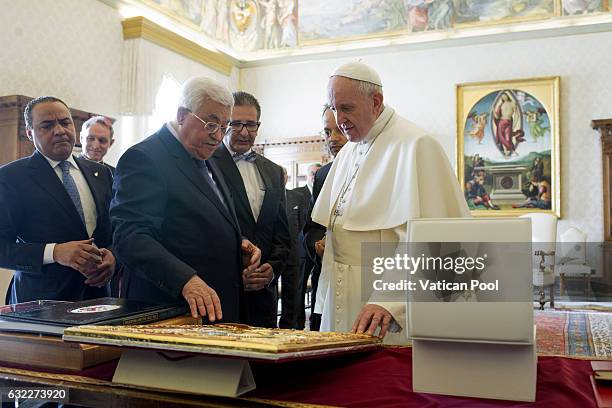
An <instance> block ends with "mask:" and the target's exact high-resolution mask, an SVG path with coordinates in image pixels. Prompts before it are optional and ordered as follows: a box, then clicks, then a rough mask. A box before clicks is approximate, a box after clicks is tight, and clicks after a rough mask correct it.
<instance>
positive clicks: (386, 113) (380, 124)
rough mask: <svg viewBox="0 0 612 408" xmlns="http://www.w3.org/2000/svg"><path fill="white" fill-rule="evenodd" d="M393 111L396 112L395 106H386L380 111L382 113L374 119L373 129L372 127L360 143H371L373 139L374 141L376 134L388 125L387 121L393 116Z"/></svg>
mask: <svg viewBox="0 0 612 408" xmlns="http://www.w3.org/2000/svg"><path fill="white" fill-rule="evenodd" d="M393 113H394V111H393V108H391V107H389V106H385V108H384V109H383V111H382V112H381V113H380V115H378V118H377V119H376V121H374V125H373V126H372V129H370V131H369V132H368V134H367V135H366V137H364V138H363V140H361V141H360V142H359V143H363V144H369V143H371V142H372V141H374V139H375V138H376V136H378V135H379V134H380V132H382V130H383V128H384V127H385V126H386V125H387V123H388V122H389V120H390V119H391V117H392V116H393Z"/></svg>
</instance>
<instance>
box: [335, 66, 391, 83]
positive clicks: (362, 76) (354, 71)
mask: <svg viewBox="0 0 612 408" xmlns="http://www.w3.org/2000/svg"><path fill="white" fill-rule="evenodd" d="M334 76H341V77H345V78H350V79H356V80H358V81H364V82H370V83H372V84H374V85H378V86H382V81H381V80H380V76H378V73H377V72H376V71H374V70H373V69H372V68H370V67H369V66H367V65H366V64H364V63H363V62H359V61H355V62H348V63H346V64H343V65H341V66H339V67H338V68H336V70H335V71H334V72H333V73H332V74H331V75H330V76H329V77H330V78H331V77H334Z"/></svg>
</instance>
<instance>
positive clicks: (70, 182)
mask: <svg viewBox="0 0 612 408" xmlns="http://www.w3.org/2000/svg"><path fill="white" fill-rule="evenodd" d="M59 166H60V168H61V169H62V182H63V183H64V187H65V188H66V192H67V193H68V195H69V196H70V199H71V200H72V203H73V204H74V206H75V207H76V210H77V213H79V217H81V221H83V225H85V214H84V213H83V205H82V204H81V195H80V194H79V189H78V188H77V185H76V183H75V182H74V179H73V178H72V176H71V175H70V162H67V161H66V160H64V161H61V162H60V163H59Z"/></svg>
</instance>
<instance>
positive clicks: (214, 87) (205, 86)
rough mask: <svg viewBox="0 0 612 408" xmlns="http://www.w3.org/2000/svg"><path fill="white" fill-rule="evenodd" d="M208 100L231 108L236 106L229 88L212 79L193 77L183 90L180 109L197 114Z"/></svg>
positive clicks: (184, 85)
mask: <svg viewBox="0 0 612 408" xmlns="http://www.w3.org/2000/svg"><path fill="white" fill-rule="evenodd" d="M208 100H211V101H214V102H217V103H220V104H221V105H223V106H228V107H230V108H232V107H233V106H234V97H233V96H232V93H231V92H230V91H229V89H227V87H225V86H223V85H221V84H220V83H219V82H217V81H215V80H214V79H211V78H207V77H192V78H189V79H188V80H187V81H186V82H185V83H184V84H183V87H182V88H181V96H180V98H179V107H183V108H187V109H189V110H190V111H192V112H195V111H198V110H199V108H201V107H202V105H203V104H204V103H205V102H206V101H208Z"/></svg>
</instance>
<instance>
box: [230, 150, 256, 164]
mask: <svg viewBox="0 0 612 408" xmlns="http://www.w3.org/2000/svg"><path fill="white" fill-rule="evenodd" d="M256 157H257V153H255V152H254V151H253V150H251V152H250V153H243V154H240V153H235V154H234V155H233V156H232V158H233V159H234V163H237V162H239V161H240V160H244V161H247V162H249V163H253V162H254V161H255V158H256Z"/></svg>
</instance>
